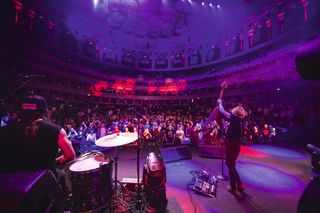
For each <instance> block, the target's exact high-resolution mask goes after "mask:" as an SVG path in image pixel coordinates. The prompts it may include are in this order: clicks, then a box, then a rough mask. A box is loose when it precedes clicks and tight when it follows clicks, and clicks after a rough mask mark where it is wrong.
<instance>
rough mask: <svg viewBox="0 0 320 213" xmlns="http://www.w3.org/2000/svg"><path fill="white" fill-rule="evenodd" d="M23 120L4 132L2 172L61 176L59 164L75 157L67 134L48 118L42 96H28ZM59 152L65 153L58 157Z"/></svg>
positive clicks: (0, 132) (0, 131) (1, 134)
mask: <svg viewBox="0 0 320 213" xmlns="http://www.w3.org/2000/svg"><path fill="white" fill-rule="evenodd" d="M19 117H20V119H19V120H17V121H15V122H12V123H11V124H9V125H8V126H6V127H3V128H1V129H0V138H2V139H3V140H2V143H1V145H2V146H1V151H0V164H1V165H0V173H2V174H3V173H15V172H27V171H35V170H42V169H49V170H51V171H53V173H54V174H55V175H56V176H57V173H56V166H55V165H56V163H58V164H60V165H61V164H65V163H66V162H68V161H71V160H73V159H74V158H75V152H74V149H73V147H72V144H71V142H70V141H69V140H68V138H67V133H66V131H65V130H64V129H63V128H61V127H59V126H58V125H56V124H54V123H52V122H51V121H49V120H48V119H47V102H46V100H45V99H44V98H43V97H41V96H37V95H31V96H29V97H27V98H26V99H25V100H24V101H23V102H22V104H21V112H20V116H19ZM58 149H60V150H61V154H60V156H58V157H57V155H58ZM9 159H11V160H9Z"/></svg>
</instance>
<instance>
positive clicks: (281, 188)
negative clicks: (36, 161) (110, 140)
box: [103, 145, 311, 213]
mask: <svg viewBox="0 0 320 213" xmlns="http://www.w3.org/2000/svg"><path fill="white" fill-rule="evenodd" d="M189 148H190V151H191V153H192V159H186V160H179V161H176V162H170V163H166V173H167V182H166V195H167V198H168V205H167V212H174V213H177V212H188V213H189V212H210V213H211V212H226V213H228V212H230V213H231V212H232V213H233V212H296V211H297V205H298V202H299V198H300V196H301V194H302V192H303V190H304V189H305V187H306V185H307V184H308V182H309V178H310V175H311V163H310V156H309V154H308V153H306V152H305V151H304V150H292V149H289V148H280V147H276V146H271V145H250V146H242V147H241V153H240V156H239V158H238V161H237V168H238V171H239V174H240V176H241V178H242V180H243V182H244V184H245V186H246V190H245V192H244V193H242V194H241V193H239V192H237V193H234V194H232V193H230V192H228V191H227V190H226V186H227V185H228V184H229V183H228V182H227V181H222V180H218V184H217V186H218V187H217V192H216V197H215V198H210V197H207V196H204V195H202V194H197V193H195V192H194V191H192V190H188V185H189V183H191V181H192V178H193V174H192V173H193V172H194V171H199V170H205V171H207V172H209V173H210V174H212V175H218V174H220V173H221V160H220V159H213V158H201V157H199V155H198V148H196V147H189ZM154 150H157V148H155V147H147V148H143V149H142V150H141V155H140V177H141V176H142V168H143V165H144V163H145V159H146V156H147V154H148V153H149V152H151V151H154ZM103 152H104V153H105V154H106V155H108V156H109V157H111V158H113V156H114V150H113V149H109V150H104V151H103ZM117 152H118V158H119V161H118V180H120V181H121V180H122V178H136V177H137V175H136V165H137V163H136V149H135V147H118V149H117ZM224 174H226V175H227V174H228V170H227V167H226V166H225V165H224ZM189 187H190V186H189Z"/></svg>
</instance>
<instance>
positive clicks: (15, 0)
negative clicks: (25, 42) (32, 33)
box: [12, 0, 22, 24]
mask: <svg viewBox="0 0 320 213" xmlns="http://www.w3.org/2000/svg"><path fill="white" fill-rule="evenodd" d="M12 2H13V4H14V7H15V9H16V14H15V18H14V22H15V23H16V24H17V23H18V21H19V16H20V13H21V11H22V3H21V2H19V1H18V0H13V1H12Z"/></svg>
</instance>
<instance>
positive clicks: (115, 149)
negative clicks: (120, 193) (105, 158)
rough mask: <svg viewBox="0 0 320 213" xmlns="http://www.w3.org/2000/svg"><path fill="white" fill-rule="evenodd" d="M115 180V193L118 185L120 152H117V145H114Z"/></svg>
mask: <svg viewBox="0 0 320 213" xmlns="http://www.w3.org/2000/svg"><path fill="white" fill-rule="evenodd" d="M114 156H115V157H114V181H115V186H114V191H115V193H116V192H117V187H118V153H117V147H116V146H115V147H114Z"/></svg>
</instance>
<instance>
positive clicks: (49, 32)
mask: <svg viewBox="0 0 320 213" xmlns="http://www.w3.org/2000/svg"><path fill="white" fill-rule="evenodd" d="M55 27H56V25H55V24H54V23H53V22H51V21H49V23H48V38H49V41H52V36H53V30H54V28H55Z"/></svg>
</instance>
